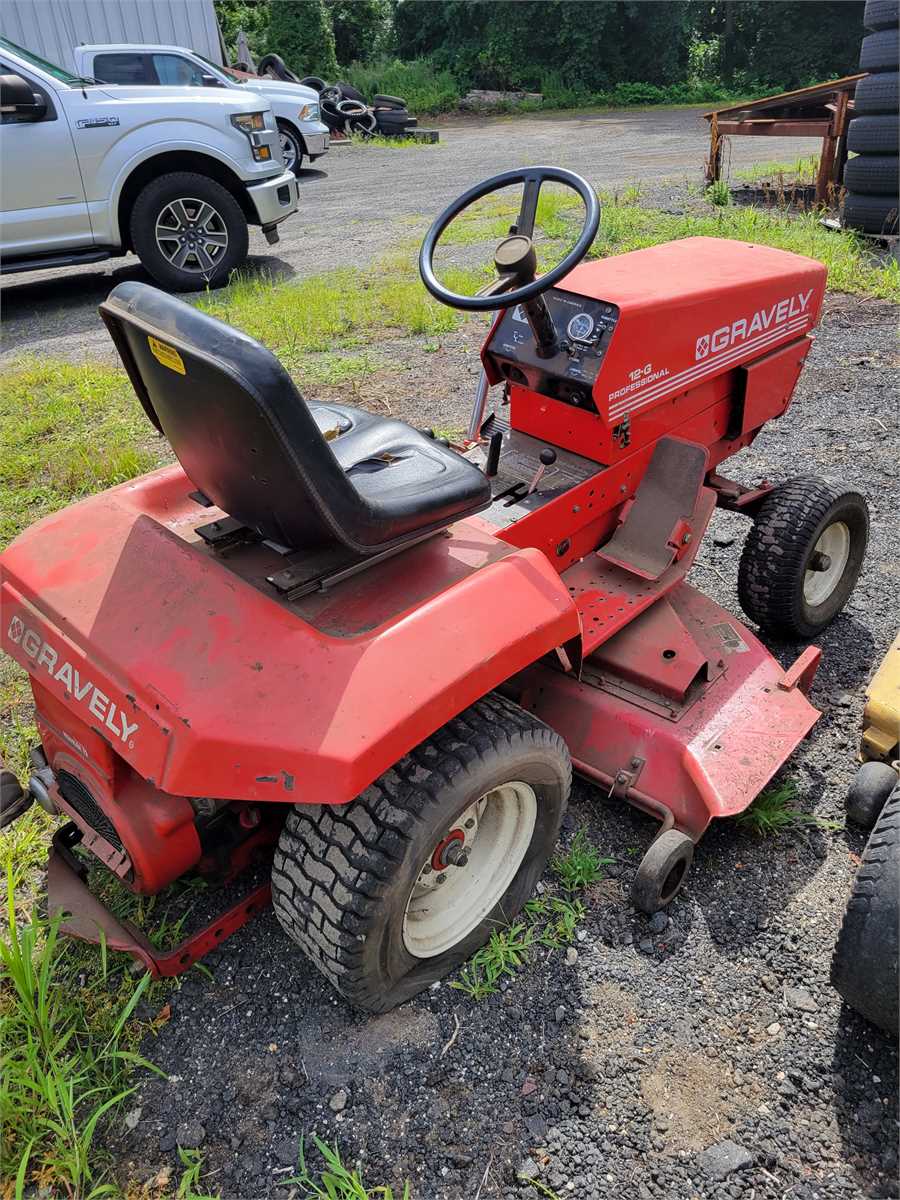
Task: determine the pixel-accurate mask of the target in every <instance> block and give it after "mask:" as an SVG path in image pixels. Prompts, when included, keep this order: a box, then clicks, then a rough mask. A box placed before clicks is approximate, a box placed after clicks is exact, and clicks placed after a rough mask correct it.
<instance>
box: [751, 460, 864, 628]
mask: <svg viewBox="0 0 900 1200" xmlns="http://www.w3.org/2000/svg"><path fill="white" fill-rule="evenodd" d="M868 537H869V511H868V508H867V506H866V502H865V500H864V499H863V497H862V496H861V495H860V494H859V492H854V491H845V490H844V489H843V488H840V487H834V486H833V485H832V484H830V483H827V482H826V481H825V480H824V479H819V478H818V477H817V476H815V475H802V476H798V477H797V478H796V479H789V480H788V481H787V483H783V484H782V485H781V487H779V488H776V490H775V491H774V492H772V493H771V494H770V495H769V496H767V497H766V499H765V500H764V501H763V503H762V505H761V507H760V510H759V512H758V513H757V515H756V519H755V521H754V523H753V528H752V529H751V530H750V532H749V534H748V535H747V540H746V542H745V543H744V552H743V554H742V555H741V564H740V568H739V570H738V599H739V600H740V602H741V608H742V609H743V610H744V612H745V613H746V614H747V616H748V617H749V618H750V620H751V621H755V622H756V623H757V625H759V626H760V628H761V629H766V630H768V631H770V632H771V633H775V634H780V635H781V636H782V637H789V638H811V637H815V636H816V634H818V633H821V631H822V630H823V629H824V628H825V626H826V625H828V624H829V622H830V621H832V620H833V619H834V618H835V617H836V616H837V614H838V613H839V612H840V611H841V609H842V608H843V607H844V605H845V604H846V603H847V600H848V599H849V598H850V593H851V592H852V591H853V588H854V587H855V586H856V581H857V579H858V578H859V572H860V570H861V568H862V563H863V558H864V557H865V553H866V543H867V541H868Z"/></svg>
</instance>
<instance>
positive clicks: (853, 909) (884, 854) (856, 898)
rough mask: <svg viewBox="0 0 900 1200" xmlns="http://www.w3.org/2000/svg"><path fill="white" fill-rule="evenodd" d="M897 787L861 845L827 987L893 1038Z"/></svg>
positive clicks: (899, 841)
mask: <svg viewBox="0 0 900 1200" xmlns="http://www.w3.org/2000/svg"><path fill="white" fill-rule="evenodd" d="M898 925H900V784H898V785H897V787H896V788H895V789H894V791H893V792H892V794H891V797H890V799H889V800H888V802H887V804H886V805H885V806H884V809H883V810H882V813H881V816H880V817H879V818H878V822H877V824H876V825H875V828H874V829H873V830H872V833H871V835H870V837H869V840H868V842H867V843H866V848H865V850H864V851H863V856H862V862H861V863H860V866H859V870H858V871H857V872H856V878H855V879H854V881H853V891H852V893H851V895H850V900H849V902H848V904H847V911H846V913H845V914H844V921H843V924H842V925H841V931H840V933H839V935H838V940H837V945H836V946H835V950H834V957H833V958H832V960H831V982H832V985H833V986H834V987H835V988H837V990H838V991H839V992H840V994H841V995H842V996H843V998H844V999H845V1000H846V1001H847V1003H848V1004H849V1005H851V1006H852V1007H853V1008H855V1009H856V1011H857V1012H858V1013H861V1014H862V1016H864V1017H866V1018H867V1020H869V1021H872V1022H873V1023H874V1024H875V1025H878V1026H879V1027H880V1028H881V1029H883V1030H884V1031H885V1033H889V1034H893V1036H894V1037H896V1036H897V1033H898V1003H897V993H898V962H900V954H898Z"/></svg>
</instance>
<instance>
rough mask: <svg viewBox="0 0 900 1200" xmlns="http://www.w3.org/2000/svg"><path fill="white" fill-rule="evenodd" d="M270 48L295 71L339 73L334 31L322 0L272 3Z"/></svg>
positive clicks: (329, 75) (325, 75) (301, 73)
mask: <svg viewBox="0 0 900 1200" xmlns="http://www.w3.org/2000/svg"><path fill="white" fill-rule="evenodd" d="M270 11H271V18H270V21H269V36H268V47H269V51H270V52H271V53H273V54H280V55H281V57H282V58H283V59H284V61H285V64H286V65H287V66H288V67H289V68H290V70H292V71H293V72H294V73H295V74H297V75H299V76H301V77H302V76H304V75H321V76H322V78H323V79H327V80H329V81H330V80H332V79H334V78H335V77H336V76H337V60H336V58H335V54H334V31H333V29H332V28H331V17H330V16H329V15H328V12H327V10H326V8H325V5H324V4H323V3H322V0H281V3H278V4H273V5H272V6H271V10H270Z"/></svg>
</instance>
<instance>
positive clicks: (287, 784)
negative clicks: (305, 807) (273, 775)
mask: <svg viewBox="0 0 900 1200" xmlns="http://www.w3.org/2000/svg"><path fill="white" fill-rule="evenodd" d="M281 782H282V783H283V784H284V790H285V791H286V792H292V791H293V790H294V777H293V775H291V774H290V773H289V772H288V771H282V772H281Z"/></svg>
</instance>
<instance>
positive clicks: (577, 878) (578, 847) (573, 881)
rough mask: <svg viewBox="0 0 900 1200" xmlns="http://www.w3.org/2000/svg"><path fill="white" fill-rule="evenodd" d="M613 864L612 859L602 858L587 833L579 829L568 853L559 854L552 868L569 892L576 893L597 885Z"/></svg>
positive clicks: (553, 861)
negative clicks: (605, 870) (609, 865)
mask: <svg viewBox="0 0 900 1200" xmlns="http://www.w3.org/2000/svg"><path fill="white" fill-rule="evenodd" d="M611 862H613V859H611V858H601V857H600V851H599V850H598V849H597V847H596V846H594V845H593V844H592V843H591V842H589V841H588V839H587V834H586V833H585V831H584V830H583V829H579V830H578V832H577V833H576V834H575V836H574V838H572V845H571V846H570V847H569V850H568V852H567V853H566V854H557V855H556V856H555V858H554V859H553V860H552V861H551V863H550V868H551V870H552V871H553V873H554V874H555V875H556V876H557V878H558V879H559V881H560V884H561V885H562V886H563V887H564V888H565V890H566V891H567V892H576V891H579V890H580V889H581V888H585V887H589V886H590V884H592V883H596V882H597V880H598V879H600V878H601V877H602V875H603V868H604V867H605V866H608V864H609V863H611Z"/></svg>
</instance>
